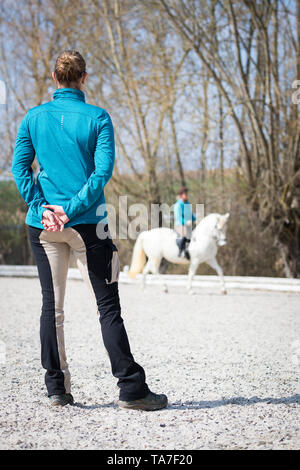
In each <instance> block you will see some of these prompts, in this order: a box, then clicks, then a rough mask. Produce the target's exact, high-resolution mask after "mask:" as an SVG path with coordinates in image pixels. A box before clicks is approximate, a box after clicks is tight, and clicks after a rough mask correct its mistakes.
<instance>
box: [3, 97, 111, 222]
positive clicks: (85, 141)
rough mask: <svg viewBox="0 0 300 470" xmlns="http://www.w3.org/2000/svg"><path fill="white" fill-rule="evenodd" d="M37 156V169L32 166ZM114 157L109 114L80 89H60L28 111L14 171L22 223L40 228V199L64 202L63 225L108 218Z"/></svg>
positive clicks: (21, 133) (14, 157) (14, 161)
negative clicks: (108, 188)
mask: <svg viewBox="0 0 300 470" xmlns="http://www.w3.org/2000/svg"><path fill="white" fill-rule="evenodd" d="M35 155H36V158H37V161H38V163H39V166H40V172H39V174H38V176H37V179H36V181H35V180H34V175H33V171H32V168H31V165H32V162H33V160H34V157H35ZM114 160H115V143H114V130H113V125H112V122H111V119H110V116H109V114H108V113H107V111H105V110H104V109H102V108H99V107H97V106H93V105H90V104H87V103H85V96H84V93H83V92H82V91H80V90H78V89H75V88H59V89H58V90H56V91H55V93H54V94H53V101H50V102H48V103H45V104H43V105H41V106H37V107H35V108H32V109H30V110H29V111H28V113H27V114H26V116H25V117H24V119H23V120H22V122H21V125H20V127H19V130H18V135H17V140H16V145H15V150H14V156H13V163H12V173H13V176H14V179H15V181H16V184H17V186H18V189H19V191H20V194H21V196H22V198H23V199H24V200H25V202H26V203H27V204H28V207H29V210H28V212H27V216H26V223H27V224H28V225H33V226H35V227H39V228H43V225H42V224H41V219H42V214H43V212H44V210H45V209H44V208H43V207H42V205H43V204H57V205H61V206H63V208H64V210H65V213H66V214H67V216H68V218H69V219H70V220H69V222H68V223H67V224H66V225H65V226H66V227H68V226H72V225H75V224H84V223H98V222H100V221H101V222H104V223H106V210H105V197H104V192H103V189H104V186H105V185H106V183H107V182H108V180H109V179H110V178H111V176H112V172H113V167H114Z"/></svg>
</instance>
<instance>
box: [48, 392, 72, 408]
mask: <svg viewBox="0 0 300 470" xmlns="http://www.w3.org/2000/svg"><path fill="white" fill-rule="evenodd" d="M49 400H50V405H51V406H65V405H74V398H73V396H72V395H71V393H66V394H64V395H51V396H50V397H49Z"/></svg>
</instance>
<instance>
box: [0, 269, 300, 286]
mask: <svg viewBox="0 0 300 470" xmlns="http://www.w3.org/2000/svg"><path fill="white" fill-rule="evenodd" d="M0 276H7V277H29V278H30V277H37V276H38V273H37V268H36V266H13V265H0ZM68 279H78V280H81V275H80V272H79V270H78V269H76V268H69V272H68ZM186 281H187V276H186V275H183V274H161V275H160V276H154V275H151V274H149V275H147V284H152V285H162V284H166V285H167V286H170V287H172V286H183V287H186ZM225 282H226V288H227V289H248V290H268V291H277V292H279V291H281V292H299V293H300V279H289V278H288V279H287V278H276V277H250V276H225ZM120 283H122V284H140V283H141V275H140V274H139V275H138V276H137V277H136V278H135V279H134V280H132V279H130V278H129V276H128V274H127V273H126V272H121V274H120ZM219 283H220V280H219V278H218V276H195V277H194V280H193V287H216V288H217V289H219V287H220V286H219Z"/></svg>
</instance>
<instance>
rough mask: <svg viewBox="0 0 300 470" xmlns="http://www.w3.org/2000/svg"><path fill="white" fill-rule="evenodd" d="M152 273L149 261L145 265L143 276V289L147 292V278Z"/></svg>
mask: <svg viewBox="0 0 300 470" xmlns="http://www.w3.org/2000/svg"><path fill="white" fill-rule="evenodd" d="M150 271H151V263H150V259H149V260H148V261H147V263H146V264H145V267H144V269H143V274H142V289H143V290H145V288H146V276H147V274H148V273H149V272H150Z"/></svg>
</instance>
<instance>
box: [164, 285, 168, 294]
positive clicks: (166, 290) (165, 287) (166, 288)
mask: <svg viewBox="0 0 300 470" xmlns="http://www.w3.org/2000/svg"><path fill="white" fill-rule="evenodd" d="M163 291H164V293H165V294H168V292H169V289H168V286H163Z"/></svg>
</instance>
